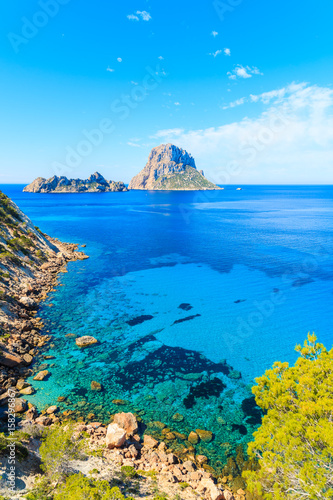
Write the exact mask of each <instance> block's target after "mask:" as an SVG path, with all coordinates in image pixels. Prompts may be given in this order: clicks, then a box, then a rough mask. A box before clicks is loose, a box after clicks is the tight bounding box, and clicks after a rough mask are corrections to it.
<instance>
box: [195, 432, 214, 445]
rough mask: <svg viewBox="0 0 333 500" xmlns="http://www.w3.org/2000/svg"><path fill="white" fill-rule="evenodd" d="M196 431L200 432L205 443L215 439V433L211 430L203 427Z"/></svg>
mask: <svg viewBox="0 0 333 500" xmlns="http://www.w3.org/2000/svg"><path fill="white" fill-rule="evenodd" d="M195 432H196V433H197V434H198V436H199V438H200V439H201V441H203V442H204V443H210V441H212V439H213V433H212V432H210V431H205V430H203V429H196V430H195Z"/></svg>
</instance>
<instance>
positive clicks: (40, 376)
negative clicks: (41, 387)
mask: <svg viewBox="0 0 333 500" xmlns="http://www.w3.org/2000/svg"><path fill="white" fill-rule="evenodd" d="M49 374H50V372H49V371H48V370H42V371H41V372H38V373H37V374H36V375H35V376H34V380H37V381H39V382H40V381H42V380H44V379H45V378H46V377H47V376H48V375H49Z"/></svg>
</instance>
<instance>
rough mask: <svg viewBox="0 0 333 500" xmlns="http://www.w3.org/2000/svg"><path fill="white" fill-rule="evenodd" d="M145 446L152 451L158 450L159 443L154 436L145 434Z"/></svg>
mask: <svg viewBox="0 0 333 500" xmlns="http://www.w3.org/2000/svg"><path fill="white" fill-rule="evenodd" d="M143 446H145V447H146V448H150V449H153V448H157V446H158V441H157V440H156V439H154V438H153V437H152V436H149V435H148V434H145V435H144V436H143Z"/></svg>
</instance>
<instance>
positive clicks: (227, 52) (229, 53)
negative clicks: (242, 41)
mask: <svg viewBox="0 0 333 500" xmlns="http://www.w3.org/2000/svg"><path fill="white" fill-rule="evenodd" d="M223 52H224V54H225V55H226V56H231V50H230V49H224V51H223Z"/></svg>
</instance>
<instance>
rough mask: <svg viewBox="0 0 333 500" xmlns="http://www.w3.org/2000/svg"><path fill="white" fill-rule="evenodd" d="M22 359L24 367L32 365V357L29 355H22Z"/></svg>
mask: <svg viewBox="0 0 333 500" xmlns="http://www.w3.org/2000/svg"><path fill="white" fill-rule="evenodd" d="M22 358H23V361H24V363H25V364H26V365H30V364H31V363H32V360H33V357H32V356H31V354H23V356H22Z"/></svg>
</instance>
